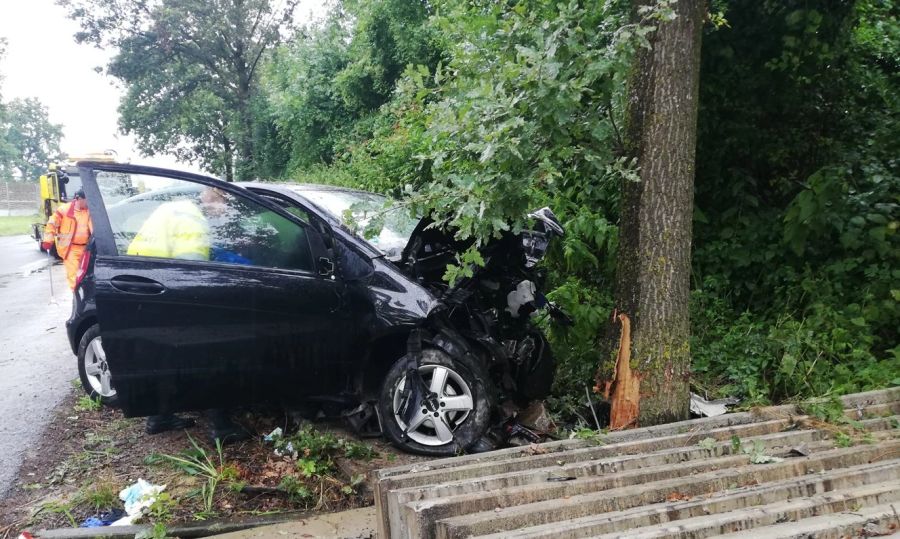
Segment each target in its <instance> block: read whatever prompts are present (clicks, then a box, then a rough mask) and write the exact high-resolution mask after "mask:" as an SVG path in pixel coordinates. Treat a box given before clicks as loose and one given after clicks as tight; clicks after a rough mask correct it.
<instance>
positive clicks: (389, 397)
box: [378, 348, 494, 457]
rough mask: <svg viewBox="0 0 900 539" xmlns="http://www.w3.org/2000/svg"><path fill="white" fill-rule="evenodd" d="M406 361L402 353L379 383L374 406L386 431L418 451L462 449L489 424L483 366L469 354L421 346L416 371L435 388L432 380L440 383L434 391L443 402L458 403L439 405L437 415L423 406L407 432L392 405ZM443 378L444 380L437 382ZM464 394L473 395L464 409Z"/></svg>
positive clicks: (436, 453)
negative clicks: (463, 355)
mask: <svg viewBox="0 0 900 539" xmlns="http://www.w3.org/2000/svg"><path fill="white" fill-rule="evenodd" d="M406 363H407V360H406V357H403V358H401V359H400V360H399V361H397V362H396V363H394V365H393V366H391V368H390V370H389V371H388V373H387V375H386V376H385V378H384V382H383V383H382V386H381V392H380V394H379V399H378V412H379V416H380V418H381V427H382V432H383V433H384V435H385V437H386V438H387V439H388V441H390V442H391V443H392V444H394V445H395V446H397V447H399V448H400V449H403V450H405V451H408V452H410V453H416V454H419V455H427V456H436V457H443V456H452V455H457V454H460V453H463V452H465V450H466V449H467V448H468V447H469V446H471V445H472V444H473V443H475V442H476V441H478V439H479V438H481V436H482V435H483V434H484V433H485V431H486V430H487V428H488V426H489V425H490V421H491V413H492V410H493V400H494V399H493V386H491V385H490V378H489V376H488V374H487V372H486V371H485V369H484V368H483V367H482V366H481V365H479V364H477V363H476V362H475V361H471V360H468V358H461V359H457V358H451V357H450V356H449V355H448V354H446V353H445V352H443V351H441V350H437V349H433V348H427V349H425V350H423V351H422V360H421V361H420V364H419V365H420V366H419V372H420V373H421V374H422V377H423V378H424V379H425V382H426V384H429V388H431V389H432V390H433V391H434V390H435V389H436V387H437V386H436V385H434V384H442V386H441V387H442V389H440V391H435V392H437V393H439V401H440V402H442V403H443V404H442V406H444V404H447V403H450V406H454V407H457V406H458V408H453V409H449V408H446V407H444V408H441V409H440V411H439V412H437V413H439V416H438V417H437V418H433V417H432V414H431V413H428V414H425V413H424V411H425V410H424V408H423V413H422V414H421V416H420V417H416V418H414V419H413V421H420V422H421V423H419V424H418V426H417V427H416V428H415V429H413V430H411V431H410V432H409V433H408V434H407V433H406V432H405V431H406V430H407V428H406V424H404V423H403V421H402V419H401V418H400V415H401V414H400V410H398V408H395V406H396V407H399V406H401V405H402V403H401V402H400V397H399V394H400V393H399V392H400V391H402V388H403V386H402V384H404V383H405V380H406V368H407V365H406ZM436 377H437V378H438V381H437V382H435V378H436ZM441 379H443V380H444V382H440V380H441ZM467 398H468V399H470V400H471V407H470V409H468V410H465V406H466V404H465V403H466V399H467ZM436 420H437V421H441V422H442V424H438V423H436ZM439 427H440V428H439ZM445 427H446V428H445ZM448 433H449V434H452V437H451V439H450V440H446V438H447V436H448Z"/></svg>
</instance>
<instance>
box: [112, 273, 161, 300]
mask: <svg viewBox="0 0 900 539" xmlns="http://www.w3.org/2000/svg"><path fill="white" fill-rule="evenodd" d="M109 284H111V285H112V287H113V288H115V289H116V290H119V291H120V292H128V293H129V294H147V295H153V294H162V293H163V292H165V291H166V287H165V286H163V285H162V283H158V282H156V281H154V280H153V279H148V278H146V277H140V276H138V275H117V276H115V277H113V278H112V279H110V280H109Z"/></svg>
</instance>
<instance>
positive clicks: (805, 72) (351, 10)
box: [266, 0, 900, 416]
mask: <svg viewBox="0 0 900 539" xmlns="http://www.w3.org/2000/svg"><path fill="white" fill-rule="evenodd" d="M373 6H374V7H373ZM629 7H630V5H629V3H627V2H625V1H624V0H623V1H616V0H607V1H604V2H601V3H599V5H592V6H591V9H588V8H586V7H582V6H581V5H580V4H578V3H561V4H560V3H557V2H549V1H540V0H521V1H517V2H512V3H507V4H503V3H499V4H498V3H494V2H481V1H476V2H468V3H463V4H461V3H457V2H433V3H429V4H428V6H427V7H426V8H424V9H425V11H424V12H419V14H418V15H416V17H409V16H408V13H406V14H404V12H402V11H401V12H397V13H395V12H394V11H392V10H396V9H398V7H397V5H395V4H394V3H392V2H384V3H366V2H358V3H357V2H346V3H345V4H344V5H343V9H344V11H336V12H335V14H334V15H333V17H332V18H331V19H330V20H329V21H328V22H326V24H325V25H323V26H322V27H321V28H318V29H313V30H310V31H309V32H307V33H304V34H302V36H301V37H299V38H298V39H295V40H294V42H292V43H290V44H288V45H285V46H284V47H283V48H282V49H281V50H280V51H279V55H278V56H277V57H276V60H275V61H273V62H272V63H270V64H269V66H268V68H267V70H266V73H267V78H266V80H267V84H266V97H267V99H268V101H269V103H270V112H271V114H272V121H273V122H274V124H275V125H276V126H277V133H278V136H279V137H280V140H281V141H282V145H283V147H284V148H286V149H288V151H289V153H290V157H289V158H286V160H287V162H289V165H288V167H287V170H288V175H289V176H290V177H293V178H296V179H299V180H302V181H310V182H315V183H332V184H338V185H347V186H353V187H360V188H364V189H369V190H375V191H380V192H386V193H392V194H394V195H403V196H407V197H409V199H410V202H411V203H412V204H413V206H414V207H415V209H416V211H418V212H419V213H421V214H429V215H431V216H432V217H433V218H435V220H436V221H438V223H439V224H442V225H448V226H450V227H452V228H453V229H454V230H456V231H457V234H458V235H459V236H460V237H461V238H469V239H471V240H473V251H470V252H468V253H465V254H464V255H463V256H462V257H461V258H460V260H459V261H458V264H457V265H456V267H455V268H451V269H450V271H449V272H448V274H447V278H448V279H454V278H458V277H460V276H464V275H466V274H467V272H468V271H470V267H469V266H471V265H472V264H477V263H478V262H479V256H478V255H477V253H476V252H475V251H474V249H477V247H478V245H479V242H483V241H484V240H486V239H487V238H490V237H491V236H494V235H496V234H498V233H500V232H502V231H503V230H506V229H508V228H516V227H519V226H523V225H524V224H525V221H524V215H525V214H526V212H527V210H529V209H531V208H533V207H539V206H541V205H549V206H551V207H552V208H553V210H554V212H556V213H557V215H558V216H559V217H560V218H561V220H562V221H563V224H564V226H565V227H566V232H567V234H566V237H565V238H564V240H563V241H562V242H560V243H559V244H557V245H556V246H554V248H553V249H552V251H551V252H550V253H549V256H548V258H547V260H546V262H545V264H546V267H547V269H548V289H549V294H548V296H549V298H550V299H552V300H553V301H555V302H557V303H559V304H560V305H561V306H562V307H563V308H564V309H566V310H567V311H568V312H570V313H571V314H572V317H573V319H574V320H575V325H574V327H571V328H556V327H549V328H548V329H549V330H550V332H551V337H552V344H553V345H554V350H555V352H556V355H557V358H558V364H559V368H558V373H557V385H556V397H554V399H553V402H555V403H557V404H558V405H559V406H561V407H562V409H561V411H562V412H563V413H564V414H567V415H570V416H575V415H576V414H577V410H576V409H577V408H578V405H576V404H575V403H577V402H578V401H579V399H580V397H578V395H579V394H580V393H581V391H582V389H583V387H584V385H585V383H589V380H591V377H592V374H593V373H594V371H595V370H596V369H597V366H598V363H599V362H601V361H602V360H603V358H598V357H597V352H596V350H597V343H598V342H599V341H600V340H602V339H604V332H605V331H606V328H607V327H608V323H607V321H608V319H609V318H608V316H609V313H610V312H611V311H612V308H613V306H614V304H613V300H612V288H613V286H612V282H613V275H614V271H615V270H614V268H615V258H616V251H617V247H618V211H619V210H618V208H619V189H620V183H619V180H620V179H621V178H623V177H624V178H626V179H629V178H630V179H634V178H635V171H634V170H633V163H631V162H629V161H627V160H626V159H624V158H623V157H622V155H623V151H622V143H621V140H620V135H619V128H620V126H621V125H622V123H623V122H622V116H623V112H624V103H623V101H624V82H625V80H626V78H627V75H628V69H629V65H630V59H631V56H632V54H633V52H634V51H635V50H636V47H641V46H643V45H645V44H646V36H647V33H648V32H651V31H652V30H653V27H654V25H655V23H656V21H658V20H660V19H663V20H665V19H667V18H670V17H671V16H672V10H671V5H670V2H667V1H661V2H657V3H655V4H651V5H650V6H649V7H648V8H646V9H645V10H644V11H642V12H641V14H640V15H641V16H642V21H640V22H639V23H638V24H633V23H630V22H629V19H628V12H629ZM419 8H420V6H419V5H418V4H416V5H414V6H410V7H409V9H410V10H413V11H414V10H416V9H419ZM367 10H368V11H367ZM710 10H711V13H710V17H709V21H710V23H711V24H710V25H709V26H708V28H707V29H706V30H705V32H704V37H703V47H702V58H701V65H702V69H701V84H700V88H701V95H700V117H699V125H698V153H697V165H696V169H697V175H696V180H695V185H696V195H695V214H694V238H693V245H694V249H693V250H694V253H693V277H692V288H693V293H692V302H691V311H692V314H691V316H692V331H693V338H692V342H691V349H692V355H693V364H694V385H695V386H696V387H697V389H699V390H703V391H705V392H706V393H708V394H712V395H716V396H719V395H722V396H724V395H737V396H739V397H741V398H742V399H743V400H744V402H745V403H746V404H751V405H752V404H762V403H769V402H773V401H782V400H787V399H796V398H801V397H806V396H811V395H828V394H840V393H846V392H850V391H858V390H865V389H871V388H875V387H883V386H885V385H888V384H892V383H893V384H896V383H900V348H898V342H897V331H896V328H897V327H900V316H898V315H900V312H898V307H897V301H898V300H900V291H898V290H897V286H896V282H897V279H898V277H900V273H898V270H897V269H896V268H897V266H898V264H897V257H898V256H900V249H898V245H897V227H898V225H897V223H898V208H900V206H898V204H900V199H898V198H897V192H898V184H900V174H898V170H897V167H898V161H897V157H896V156H897V155H898V154H900V152H898V150H900V139H898V138H897V137H896V132H897V129H898V126H897V123H896V122H897V118H898V117H900V114H898V112H900V110H898V109H900V97H898V96H900V91H898V90H900V85H898V82H900V81H898V77H900V75H898V73H900V69H898V67H900V66H898V58H900V54H898V50H900V24H898V21H897V14H896V10H895V9H893V8H892V7H891V4H890V3H883V2H877V1H875V0H856V1H854V2H845V3H838V4H835V3H829V2H825V1H814V2H806V1H801V0H788V1H776V0H763V1H761V2H746V1H742V0H718V1H716V2H713V4H712V5H711V8H710ZM426 14H427V17H425V15H426ZM348 15H352V16H353V17H356V18H355V19H354V20H355V21H356V22H357V24H356V25H355V26H354V25H348V24H342V21H343V20H345V19H346V16H348ZM342 17H343V18H342ZM367 17H372V18H371V19H367ZM385 17H386V18H385ZM423 17H424V18H423ZM417 24H418V25H419V26H417ZM400 27H402V28H404V29H405V34H406V35H407V36H408V38H409V39H408V40H407V41H405V42H403V43H405V44H401V42H399V41H397V36H398V34H397V32H396V31H394V30H392V29H394V28H400ZM376 29H377V32H375V33H373V32H374V31H375V30H376ZM377 35H380V36H381V38H377V39H376V38H375V37H373V36H377ZM404 39H405V38H404ZM417 40H418V41H417ZM409 43H419V44H426V45H427V46H426V47H424V48H423V47H419V48H416V46H409V45H408V44H409ZM415 51H418V52H415ZM400 57H403V58H404V62H405V64H404V65H407V67H406V69H405V71H404V73H403V74H402V76H399V77H398V78H396V79H392V78H391V77H388V78H384V79H378V81H379V82H378V83H377V84H374V83H373V84H368V85H366V84H357V83H356V82H354V81H359V80H367V81H373V80H375V79H374V78H372V76H373V75H372V74H373V73H374V74H378V73H387V72H388V71H390V70H386V69H384V66H387V65H392V66H395V67H396V65H398V64H397V63H396V62H394V63H391V61H388V60H385V58H388V59H391V58H393V59H396V58H400ZM376 65H380V66H381V67H378V68H376V67H373V66H376ZM391 72H392V73H396V71H391ZM366 77H369V78H366ZM388 80H394V83H393V87H392V89H391V91H390V92H385V91H384V90H385V88H386V87H387V86H389V84H388V82H387V81H388ZM351 82H353V83H352V84H351ZM563 409H564V410H563Z"/></svg>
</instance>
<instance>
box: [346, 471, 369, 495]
mask: <svg viewBox="0 0 900 539" xmlns="http://www.w3.org/2000/svg"><path fill="white" fill-rule="evenodd" d="M365 480H366V476H364V475H363V474H356V475H354V476H353V477H351V478H350V483H349V484H346V485H344V486H343V487H341V492H343V493H344V494H346V495H347V496H351V495H353V494H356V491H357V489H358V488H359V486H360V485H362V484H363V481H365Z"/></svg>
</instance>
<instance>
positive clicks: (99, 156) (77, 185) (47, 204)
mask: <svg viewBox="0 0 900 539" xmlns="http://www.w3.org/2000/svg"><path fill="white" fill-rule="evenodd" d="M115 160H116V156H115V153H114V152H111V151H107V152H103V153H96V154H86V155H80V156H69V157H68V158H67V159H66V160H65V161H62V162H59V163H50V165H49V166H48V167H47V173H46V174H42V175H41V177H40V185H41V190H40V197H41V200H40V206H39V209H38V215H39V216H40V218H41V221H40V222H38V223H32V225H31V233H32V236H33V237H34V239H35V240H37V243H38V249H41V239H42V237H43V235H44V225H46V224H47V221H48V220H49V219H50V216H51V215H53V212H55V211H56V208H57V206H59V205H60V204H63V203H65V202H68V201H69V200H71V199H72V195H74V194H75V191H78V190H79V189H81V178H80V177H79V176H78V169H77V168H76V167H75V163H76V162H78V161H104V162H110V163H112V162H115ZM41 250H42V251H43V249H41ZM50 254H52V255H54V256H56V247H51V248H50Z"/></svg>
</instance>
